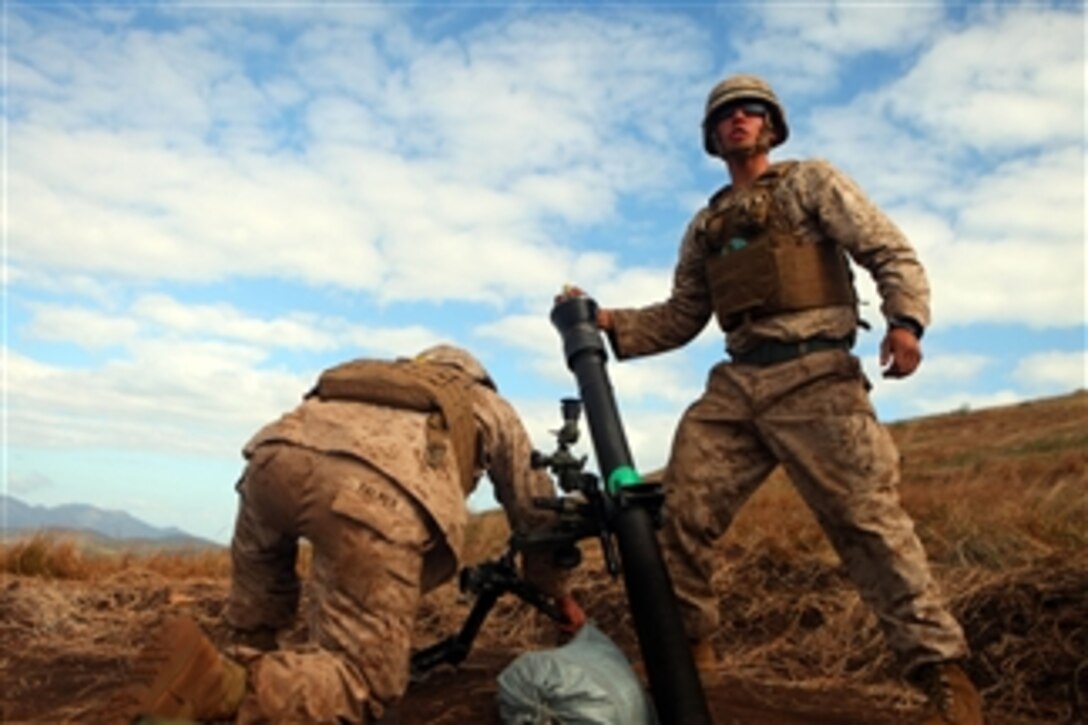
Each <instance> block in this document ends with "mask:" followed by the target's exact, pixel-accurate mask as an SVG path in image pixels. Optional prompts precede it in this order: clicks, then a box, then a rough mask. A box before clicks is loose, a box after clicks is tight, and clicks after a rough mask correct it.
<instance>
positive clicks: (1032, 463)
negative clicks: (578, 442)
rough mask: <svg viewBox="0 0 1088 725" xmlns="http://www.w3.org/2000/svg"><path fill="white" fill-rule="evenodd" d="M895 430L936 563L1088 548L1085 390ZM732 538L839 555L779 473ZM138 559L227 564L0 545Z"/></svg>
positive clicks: (165, 554) (0, 554)
mask: <svg viewBox="0 0 1088 725" xmlns="http://www.w3.org/2000/svg"><path fill="white" fill-rule="evenodd" d="M890 430H891V432H892V435H893V436H894V438H895V439H896V442H897V443H898V445H899V448H900V451H901V453H902V455H903V485H902V496H903V502H904V506H905V507H906V508H907V509H908V510H909V511H910V513H911V515H912V516H913V517H914V519H915V522H916V524H917V526H918V530H919V533H920V536H921V537H922V539H923V541H924V542H925V544H926V547H927V549H928V551H929V554H930V556H931V558H932V559H933V561H934V563H935V564H937V565H947V566H960V567H979V568H984V569H988V570H1000V569H1008V568H1012V567H1017V566H1022V565H1024V564H1026V563H1028V562H1030V561H1033V560H1036V559H1039V558H1044V557H1047V556H1051V555H1053V554H1057V553H1061V552H1063V551H1082V550H1084V549H1085V548H1088V526H1086V525H1085V522H1086V521H1088V393H1086V392H1084V391H1079V392H1077V393H1073V394H1070V395H1066V396H1061V397H1057V398H1048V399H1042V400H1037V401H1031V402H1027V403H1021V404H1018V405H1013V406H1006V407H1001V408H993V409H987V410H982V411H975V412H956V413H949V414H945V415H939V416H931V417H927V418H919V419H914V420H910V421H904V422H901V423H895V424H892V425H891V426H890ZM507 533H508V530H507V528H506V523H505V520H504V518H503V517H502V515H501V513H500V512H498V511H489V512H484V513H481V514H477V515H475V516H474V517H473V519H472V522H471V523H470V526H469V528H468V531H467V533H466V546H465V550H466V552H467V554H468V557H467V558H468V559H469V560H470V561H476V560H479V559H483V558H487V557H490V556H494V555H495V554H496V553H498V552H499V551H501V550H502V548H503V546H504V543H505V539H506V536H507ZM727 544H728V545H730V546H732V547H734V548H739V549H741V550H758V549H761V548H770V549H773V550H774V551H775V552H776V553H777V554H778V555H784V556H791V555H799V556H811V555H813V554H816V555H819V556H827V557H829V558H831V559H833V558H834V553H833V552H832V551H831V549H830V547H829V546H828V544H827V542H826V540H825V539H824V537H823V533H822V532H821V531H820V530H819V527H818V526H817V525H816V522H815V520H814V519H813V518H812V515H811V514H810V513H809V511H808V509H807V508H806V507H805V506H804V504H803V502H801V500H800V498H799V497H798V496H797V494H796V493H795V492H794V491H793V489H792V487H791V486H790V485H789V483H788V481H787V480H786V479H785V476H784V475H783V474H782V472H781V471H778V472H776V473H775V474H774V475H773V476H772V478H771V480H770V481H768V483H767V484H766V485H764V486H763V487H762V488H761V489H760V490H759V491H757V493H756V494H755V495H754V496H753V497H752V499H751V500H750V501H749V502H748V504H747V505H746V506H745V507H744V509H742V511H741V513H740V515H739V516H738V517H737V520H736V522H735V523H734V525H733V527H732V528H731V529H730V532H729V535H728V536H727ZM133 565H140V566H144V567H147V568H150V569H152V570H155V571H158V572H159V573H162V574H171V573H173V574H176V575H178V576H209V577H214V576H227V575H228V574H229V568H230V564H229V553H228V552H227V551H226V550H224V549H215V548H209V549H204V550H196V549H194V550H176V549H173V548H171V547H167V546H163V545H156V543H155V542H103V541H102V540H101V539H100V537H87V536H86V535H82V534H76V533H65V532H55V533H50V532H42V533H37V534H33V535H31V536H29V537H22V538H15V539H9V540H8V541H6V542H5V543H4V544H3V546H2V549H0V569H2V570H3V571H5V572H8V573H11V574H19V575H23V576H44V577H59V578H75V579H90V578H93V577H94V576H97V575H102V574H109V573H113V572H116V571H120V570H122V569H124V568H126V567H129V566H133Z"/></svg>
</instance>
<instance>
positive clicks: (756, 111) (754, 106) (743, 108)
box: [714, 101, 771, 123]
mask: <svg viewBox="0 0 1088 725" xmlns="http://www.w3.org/2000/svg"><path fill="white" fill-rule="evenodd" d="M737 111H740V112H741V113H743V114H744V115H745V116H748V117H749V118H753V117H755V116H759V117H760V118H765V117H766V116H768V115H770V113H771V109H770V108H769V107H768V106H767V104H766V103H764V102H763V101H731V102H729V103H727V104H725V105H724V106H722V107H721V108H719V109H718V110H717V111H715V112H714V122H715V123H717V122H718V121H721V120H722V119H725V118H729V117H730V116H732V115H733V114H734V113H736V112H737Z"/></svg>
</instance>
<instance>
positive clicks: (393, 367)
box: [306, 359, 480, 494]
mask: <svg viewBox="0 0 1088 725" xmlns="http://www.w3.org/2000/svg"><path fill="white" fill-rule="evenodd" d="M478 384H479V383H477V382H476V381H475V380H473V379H472V377H470V376H469V375H468V374H467V373H464V372H462V371H461V370H459V369H458V368H455V367H452V366H450V365H434V364H430V363H422V362H415V361H413V360H396V361H389V360H368V359H359V360H352V361H351V362H347V363H344V364H342V365H337V366H336V367H333V368H329V369H328V370H326V371H325V372H323V373H322V374H321V376H320V377H319V378H318V381H317V384H316V385H315V386H314V388H313V390H311V391H310V392H309V393H307V394H306V397H307V398H309V397H313V396H317V397H318V398H320V399H321V400H348V401H351V400H354V401H360V402H364V403H374V404H377V405H385V406H388V407H390V408H401V409H406V410H415V411H419V412H422V413H429V414H430V415H429V416H428V418H427V450H426V452H425V454H424V455H425V460H426V461H427V464H428V465H430V466H434V467H438V466H440V465H441V464H442V462H443V461H444V459H445V456H446V454H447V450H448V448H449V446H450V445H452V447H453V455H454V457H455V459H456V461H457V468H458V472H459V475H460V483H461V488H462V490H463V491H464V492H465V493H466V494H468V493H469V492H470V491H472V489H473V488H474V487H475V484H476V471H477V467H476V463H477V454H478V452H479V450H480V448H479V440H478V435H479V433H478V428H477V426H476V419H475V417H474V416H473V413H472V394H471V390H472V387H473V386H475V385H478Z"/></svg>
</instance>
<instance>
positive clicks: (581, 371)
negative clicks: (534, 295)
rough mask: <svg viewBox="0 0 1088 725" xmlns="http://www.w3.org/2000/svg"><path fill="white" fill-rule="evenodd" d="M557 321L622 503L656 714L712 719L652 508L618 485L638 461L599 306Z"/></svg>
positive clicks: (571, 304)
mask: <svg viewBox="0 0 1088 725" xmlns="http://www.w3.org/2000/svg"><path fill="white" fill-rule="evenodd" d="M551 320H552V324H553V325H555V327H556V329H557V330H559V334H560V336H561V337H562V339H563V351H564V354H565V355H566V361H567V366H568V367H569V368H570V370H571V372H573V373H574V376H575V378H576V380H577V381H578V388H579V392H580V394H581V398H582V403H583V406H584V408H585V413H586V420H587V421H588V423H589V429H590V433H591V435H592V440H593V449H594V452H595V453H596V456H597V461H598V465H599V466H600V470H601V476H602V480H604V481H606V482H608V483H607V485H606V489H607V491H608V494H609V495H610V496H612V497H613V500H616V501H617V502H618V503H619V504H620V505H619V506H617V507H615V508H614V511H615V513H614V516H613V520H612V521H611V522H610V526H611V528H612V530H613V532H614V534H615V537H616V540H617V542H618V544H619V551H620V560H621V563H622V569H623V581H624V587H625V589H626V592H627V601H628V604H629V606H630V608H631V615H632V618H633V620H634V623H635V632H636V634H637V636H638V642H639V649H640V651H641V653H642V661H643V662H644V663H645V665H646V675H647V677H648V678H649V680H650V690H651V695H652V696H653V701H654V706H655V707H656V709H657V714H658V718H659V720H660V721H661V722H662V723H665V724H666V725H672V724H673V723H676V724H678V725H702V724H703V723H706V724H707V725H709V723H710V722H711V719H710V712H709V710H708V708H707V704H706V696H705V694H704V692H703V687H702V683H701V682H700V680H699V673H698V671H697V670H696V668H695V662H694V660H693V659H692V656H691V647H690V644H689V642H688V639H687V636H686V634H685V632H684V627H683V622H682V621H681V619H680V608H679V605H678V604H677V601H676V596H675V594H674V593H673V589H672V581H671V579H670V578H669V573H668V569H667V568H666V566H665V560H664V557H663V556H662V554H661V549H660V547H659V546H658V542H657V535H656V532H655V529H654V523H653V516H652V514H651V512H650V511H649V510H648V509H647V508H646V507H645V506H640V505H631V504H628V505H624V496H623V492H622V490H620V491H618V495H617V491H616V490H614V488H613V486H612V476H613V474H614V473H615V472H616V471H620V470H623V471H633V470H634V464H633V459H632V457H631V453H630V450H629V448H628V446H627V438H626V436H625V434H624V431H623V425H622V423H621V421H620V416H619V411H618V409H617V407H616V401H615V396H614V395H613V393H612V386H611V383H610V382H609V379H608V372H607V370H606V369H605V361H606V360H607V357H608V355H607V351H606V350H605V346H604V342H603V340H602V338H601V334H600V332H599V331H598V329H597V304H596V303H595V302H594V301H593V300H592V299H590V298H588V297H574V298H570V299H568V300H565V301H563V302H560V303H558V304H557V305H556V306H555V307H554V308H553V309H552V314H551Z"/></svg>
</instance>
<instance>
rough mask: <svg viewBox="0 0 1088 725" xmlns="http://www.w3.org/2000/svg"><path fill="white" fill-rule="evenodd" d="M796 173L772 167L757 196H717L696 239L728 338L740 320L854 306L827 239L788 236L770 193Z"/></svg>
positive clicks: (844, 267)
mask: <svg viewBox="0 0 1088 725" xmlns="http://www.w3.org/2000/svg"><path fill="white" fill-rule="evenodd" d="M794 167H795V164H794V163H792V162H785V163H783V164H778V165H775V166H773V167H772V168H771V170H770V171H769V172H768V173H766V174H764V176H763V177H761V178H760V179H759V181H758V182H757V184H756V187H755V188H752V189H748V190H745V191H741V192H733V193H727V191H728V190H723V191H721V192H719V193H718V194H715V196H714V198H713V199H712V201H711V205H712V207H714V210H713V211H712V212H711V213H710V214H708V216H707V217H706V220H705V221H704V223H703V225H702V227H701V228H700V229H699V231H698V232H697V233H698V234H699V235H701V236H702V238H703V243H704V244H705V245H706V250H707V258H706V260H707V261H706V273H707V283H708V285H709V287H710V293H711V299H712V301H713V304H714V312H715V314H716V315H717V317H718V324H719V325H721V327H722V329H723V330H725V331H726V332H728V331H730V330H732V329H734V328H735V327H737V325H739V324H740V322H741V321H742V320H743V319H744V317H746V316H748V317H751V318H753V319H758V318H760V317H767V316H770V315H773V314H777V313H780V312H794V311H798V310H806V309H811V308H815V307H831V306H838V305H853V304H855V303H856V297H855V293H854V285H853V280H852V278H851V275H850V268H849V265H848V263H847V261H846V256H845V255H844V253H843V252H842V250H841V249H840V248H839V245H838V244H836V243H835V242H834V240H831V239H821V240H808V239H805V238H804V237H802V236H801V234H800V233H799V230H797V229H793V228H791V227H790V225H789V221H788V218H787V215H786V214H785V212H784V211H783V210H782V209H781V208H780V203H779V202H778V201H777V198H776V196H775V189H776V187H777V186H778V184H780V183H781V182H782V179H783V178H785V177H786V176H788V175H789V173H790V171H791V170H792V169H793V168H794Z"/></svg>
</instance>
